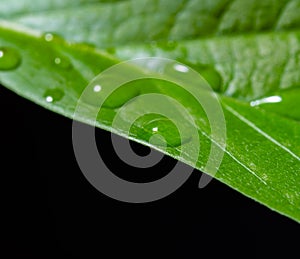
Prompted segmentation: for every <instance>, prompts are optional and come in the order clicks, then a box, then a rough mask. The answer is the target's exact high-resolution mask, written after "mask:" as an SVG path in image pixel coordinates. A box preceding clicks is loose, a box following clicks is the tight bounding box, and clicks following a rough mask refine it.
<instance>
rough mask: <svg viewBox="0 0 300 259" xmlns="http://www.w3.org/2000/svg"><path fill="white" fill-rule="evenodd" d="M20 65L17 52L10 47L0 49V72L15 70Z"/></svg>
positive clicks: (19, 57)
mask: <svg viewBox="0 0 300 259" xmlns="http://www.w3.org/2000/svg"><path fill="white" fill-rule="evenodd" d="M20 64H21V56H20V54H19V52H18V51H17V50H15V49H13V48H10V47H0V70H12V69H16V68H17V67H18V66H19V65H20Z"/></svg>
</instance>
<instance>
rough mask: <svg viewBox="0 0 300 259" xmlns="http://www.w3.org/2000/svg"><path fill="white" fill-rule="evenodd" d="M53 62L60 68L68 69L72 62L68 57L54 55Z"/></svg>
mask: <svg viewBox="0 0 300 259" xmlns="http://www.w3.org/2000/svg"><path fill="white" fill-rule="evenodd" d="M54 64H55V65H58V66H59V67H61V68H64V69H68V68H71V67H72V64H71V62H70V60H69V59H67V58H66V57H56V58H54Z"/></svg>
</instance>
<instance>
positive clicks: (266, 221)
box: [0, 87, 300, 258]
mask: <svg viewBox="0 0 300 259" xmlns="http://www.w3.org/2000/svg"><path fill="white" fill-rule="evenodd" d="M0 106H1V109H0V111H1V135H0V136H1V177H2V179H1V184H2V190H4V192H3V194H2V200H3V201H2V202H1V204H2V205H3V206H1V214H2V216H4V217H2V224H1V225H2V226H1V246H2V248H1V249H0V257H2V256H3V255H4V256H5V257H4V256H3V257H2V258H58V257H60V258H101V257H103V258H106V256H108V255H110V256H109V257H112V256H114V255H120V256H122V257H129V256H130V257H140V258H144V257H149V256H151V257H153V256H155V257H159V256H167V258H169V257H175V258H195V257H197V258H205V257H212V258H214V256H216V255H219V256H222V257H229V256H230V257H238V258H247V257H249V258H250V257H251V258H261V257H263V256H267V257H268V258H269V257H270V256H275V255H276V256H282V257H283V256H284V258H292V257H294V256H295V255H296V257H299V253H298V247H297V246H298V245H299V234H300V227H299V224H297V223H296V222H294V221H292V220H290V219H288V218H286V217H283V216H281V215H279V214H277V213H275V212H272V211H271V210H269V209H268V208H266V207H264V206H262V205H260V204H258V203H256V202H254V201H252V200H251V199H249V198H246V197H244V196H243V195H241V194H239V193H238V192H236V191H234V190H232V189H230V188H229V187H226V186H225V185H223V184H221V183H219V182H218V181H216V180H213V181H212V182H211V183H210V184H209V185H208V186H207V187H206V188H204V189H198V188H197V185H198V181H199V178H200V175H201V173H200V172H198V171H194V173H193V175H192V177H190V179H189V180H188V182H186V183H185V184H184V186H183V187H181V188H180V189H179V190H177V191H176V192H175V193H173V194H172V195H170V196H169V197H167V198H165V199H163V200H159V201H157V202H153V203H148V204H139V205H137V204H127V203H122V202H118V201H115V200H112V199H110V198H108V197H106V196H105V195H103V194H101V193H99V192H98V191H97V190H95V189H94V188H93V187H92V186H91V185H90V184H89V183H88V182H87V180H86V179H85V178H84V176H83V174H82V173H81V171H80V169H79V167H78V166H77V163H76V160H75V157H74V153H73V148H72V137H71V127H72V121H71V120H69V119H66V118H64V117H62V116H60V115H57V114H54V113H52V112H50V111H47V110H45V109H43V108H41V107H39V106H37V105H35V104H33V103H31V102H29V101H27V100H25V99H23V98H21V97H19V96H17V95H16V94H14V93H12V92H10V91H9V90H7V89H5V88H3V87H1V88H0ZM109 139H110V135H109V134H108V133H107V132H104V131H101V130H97V141H98V142H100V143H101V145H102V146H104V147H105V152H104V153H105V154H106V157H113V153H112V151H111V149H112V148H111V144H110V141H109ZM135 148H137V149H140V152H146V151H147V150H146V149H145V148H144V149H143V148H141V147H139V146H137V145H135ZM108 162H109V161H108ZM118 163H119V162H116V161H114V162H113V163H111V164H113V165H116V164H118ZM165 164H174V161H172V160H171V159H167V158H166V159H165ZM164 169H165V166H164V165H161V167H159V166H158V167H157V166H156V167H154V168H153V169H152V171H151V170H150V172H149V170H148V172H147V173H146V174H147V175H148V176H149V175H151V173H152V174H154V175H156V176H157V177H158V176H159V175H160V174H161V171H162V170H164ZM132 172H133V174H135V176H134V177H137V174H138V173H137V171H134V170H132ZM140 173H142V172H140ZM127 177H128V178H130V177H131V176H130V175H127Z"/></svg>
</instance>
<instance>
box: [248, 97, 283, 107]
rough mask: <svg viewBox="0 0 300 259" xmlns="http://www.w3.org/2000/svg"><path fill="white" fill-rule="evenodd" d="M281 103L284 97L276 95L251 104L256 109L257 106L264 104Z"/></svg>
mask: <svg viewBox="0 0 300 259" xmlns="http://www.w3.org/2000/svg"><path fill="white" fill-rule="evenodd" d="M280 102H282V97H281V96H278V95H275V96H269V97H266V98H262V99H259V100H255V101H252V102H250V105H251V106H252V107H255V106H259V105H262V104H270V103H280Z"/></svg>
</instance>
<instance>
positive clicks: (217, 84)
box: [184, 62, 223, 92]
mask: <svg viewBox="0 0 300 259" xmlns="http://www.w3.org/2000/svg"><path fill="white" fill-rule="evenodd" d="M184 64H186V65H187V66H188V67H190V68H192V69H194V70H195V71H197V72H198V73H199V74H200V75H201V76H202V77H203V78H204V79H205V80H206V81H207V82H208V84H209V85H210V87H211V88H212V89H213V90H214V91H216V92H219V91H220V89H221V86H222V83H223V79H222V77H221V75H220V73H219V72H218V71H217V70H216V69H215V68H214V66H211V65H205V64H199V63H198V64H193V63H186V62H184Z"/></svg>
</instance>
